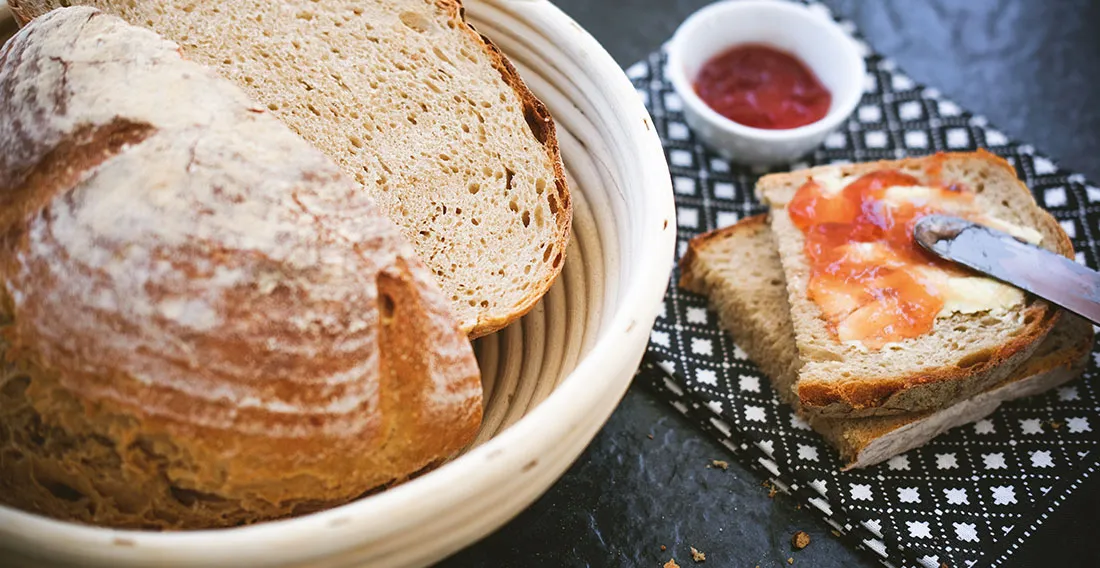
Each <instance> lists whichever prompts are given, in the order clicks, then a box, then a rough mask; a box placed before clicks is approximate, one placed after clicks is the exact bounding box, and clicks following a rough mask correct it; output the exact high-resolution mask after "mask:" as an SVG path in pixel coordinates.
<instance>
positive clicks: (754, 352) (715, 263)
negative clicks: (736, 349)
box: [680, 215, 1093, 468]
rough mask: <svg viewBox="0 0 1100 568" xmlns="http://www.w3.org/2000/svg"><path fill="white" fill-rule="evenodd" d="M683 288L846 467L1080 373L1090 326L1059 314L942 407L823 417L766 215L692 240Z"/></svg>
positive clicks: (900, 449) (918, 442)
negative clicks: (995, 375)
mask: <svg viewBox="0 0 1100 568" xmlns="http://www.w3.org/2000/svg"><path fill="white" fill-rule="evenodd" d="M680 267H681V270H682V271H681V280H680V286H681V287H683V288H685V289H687V290H689V291H692V292H695V293H698V294H704V295H706V296H707V298H708V299H709V301H710V305H711V306H713V308H714V309H715V310H716V311H717V313H718V317H719V319H720V321H721V323H722V327H724V328H725V329H727V330H729V331H730V332H731V333H732V334H733V336H734V339H735V340H736V341H737V344H738V345H739V346H741V347H742V348H743V349H744V350H745V352H746V353H747V354H748V355H749V357H750V358H751V359H752V360H753V361H754V362H756V364H757V365H758V366H759V367H760V369H761V370H762V371H764V373H765V374H766V375H768V377H769V378H770V379H771V381H772V386H773V388H775V390H776V393H777V394H778V395H779V398H780V400H782V401H783V402H784V403H786V404H789V405H791V406H792V407H793V408H794V410H795V411H796V412H797V413H798V414H799V415H801V416H802V417H803V418H804V419H806V421H807V422H808V423H809V424H810V426H811V427H813V429H814V430H816V431H817V432H819V433H820V434H821V435H822V436H823V437H824V438H825V440H826V441H827V442H828V443H829V444H830V445H832V446H833V447H835V448H836V449H837V450H838V451H839V453H840V456H841V459H843V460H844V461H845V463H846V464H847V467H848V468H861V467H868V466H871V465H874V464H877V463H881V462H883V461H886V460H887V459H890V458H891V457H893V456H895V455H898V454H901V453H904V452H906V451H909V450H911V449H913V448H916V447H919V446H922V445H924V444H925V443H927V442H928V441H929V440H931V439H932V438H935V437H936V436H938V435H940V434H942V433H943V432H946V431H947V430H949V429H951V428H954V427H956V426H960V425H963V424H966V423H969V422H972V421H974V420H978V419H980V418H982V417H984V416H986V415H988V414H991V413H992V412H993V411H994V410H996V408H997V407H998V406H999V405H1000V404H1001V403H1002V402H1005V401H1008V400H1013V399H1016V398H1021V397H1024V396H1030V395H1033V394H1036V393H1039V392H1042V391H1045V390H1047V389H1050V388H1053V387H1055V386H1057V385H1059V384H1062V383H1065V382H1066V381H1069V380H1071V379H1073V378H1075V377H1078V376H1080V374H1081V372H1082V370H1083V367H1084V365H1085V363H1086V362H1087V361H1088V355H1089V352H1090V351H1091V349H1092V340H1093V333H1092V326H1091V325H1089V323H1088V322H1086V321H1084V320H1082V319H1081V318H1078V317H1076V316H1072V315H1069V314H1064V315H1063V317H1062V318H1061V319H1060V320H1059V322H1058V324H1057V325H1056V326H1055V327H1054V330H1053V331H1051V333H1050V334H1049V336H1048V337H1047V339H1046V340H1045V341H1044V342H1043V343H1042V344H1041V345H1040V346H1039V348H1038V349H1037V350H1036V351H1035V353H1034V354H1033V355H1032V356H1031V358H1030V359H1028V360H1027V361H1026V362H1024V364H1023V365H1021V366H1020V367H1019V368H1017V369H1016V370H1015V372H1014V373H1012V375H1010V376H1009V378H1008V379H1006V380H1004V381H1002V382H1001V383H998V384H997V385H994V386H993V387H990V388H989V389H987V390H985V391H983V392H981V393H978V394H977V395H976V396H974V397H973V398H971V399H967V400H956V401H950V402H949V403H948V404H947V405H945V406H944V407H943V408H942V409H940V410H936V411H929V412H915V413H908V414H900V415H894V416H882V417H870V418H828V417H821V416H815V415H813V414H810V413H807V412H805V411H804V409H803V407H802V405H801V402H800V401H799V398H798V396H797V392H796V390H795V388H794V385H795V381H796V379H797V378H798V368H799V365H800V362H799V360H798V350H797V348H796V346H795V332H794V327H793V325H792V322H791V315H790V304H789V303H788V300H787V287H786V282H785V281H784V276H783V265H782V264H781V263H780V260H779V253H778V252H777V250H776V246H775V240H774V238H773V235H772V232H771V230H770V229H769V228H768V223H767V221H766V219H765V217H764V216H763V215H757V216H755V217H749V218H747V219H744V220H742V221H740V222H739V223H736V224H734V225H731V226H729V227H726V228H723V229H719V230H716V231H712V232H710V233H707V234H704V235H700V236H699V237H696V238H695V239H692V241H691V243H690V246H689V247H688V252H687V254H685V255H684V257H683V259H682V260H681V262H680Z"/></svg>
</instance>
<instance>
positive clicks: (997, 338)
mask: <svg viewBox="0 0 1100 568" xmlns="http://www.w3.org/2000/svg"><path fill="white" fill-rule="evenodd" d="M881 169H886V170H899V171H902V172H904V173H908V174H910V175H912V176H914V177H916V178H917V179H918V180H921V182H922V183H927V184H931V183H934V182H933V181H932V178H938V179H939V180H940V183H942V184H943V185H950V184H954V183H962V184H964V185H965V187H967V188H969V191H971V192H973V193H974V195H975V197H974V205H975V206H976V207H977V208H978V210H980V211H982V212H983V213H984V214H987V215H991V216H993V217H996V218H998V219H1000V220H1002V221H1007V222H1009V223H1012V224H1014V225H1018V226H1021V227H1026V228H1031V229H1034V230H1036V231H1038V233H1039V234H1040V235H1041V236H1042V246H1044V247H1046V248H1048V249H1050V250H1053V251H1055V252H1057V253H1059V254H1063V255H1067V256H1070V255H1072V253H1073V247H1072V244H1071V243H1070V241H1069V238H1068V237H1067V236H1066V234H1065V232H1064V231H1062V229H1061V227H1060V226H1059V225H1058V223H1057V222H1056V221H1055V220H1054V218H1053V217H1051V216H1050V215H1049V214H1048V213H1046V212H1045V211H1043V210H1042V209H1040V208H1039V206H1038V205H1036V203H1035V200H1034V198H1033V197H1032V196H1031V192H1030V191H1028V189H1027V187H1026V186H1025V185H1024V184H1023V183H1022V182H1020V181H1019V180H1018V179H1017V178H1016V175H1015V170H1014V169H1013V168H1012V167H1011V166H1010V165H1009V164H1008V163H1007V162H1005V161H1004V160H1002V159H1000V158H998V157H996V156H994V155H993V154H990V153H988V152H984V151H979V152H977V153H965V154H940V155H937V156H930V157H926V158H914V159H906V160H899V161H889V162H875V163H866V164H854V165H845V166H825V167H819V168H813V169H809V170H803V171H797V172H791V173H784V174H774V175H769V176H765V177H763V178H761V179H760V181H759V182H758V184H757V188H756V189H757V192H758V194H759V195H761V196H762V197H763V199H764V200H765V201H766V202H767V203H768V204H769V205H770V206H771V207H772V210H771V215H770V222H771V228H772V230H773V232H774V234H775V236H776V243H777V247H778V250H779V256H780V258H781V259H782V262H783V271H784V276H785V279H786V282H787V288H788V294H789V299H790V303H791V314H792V318H793V322H794V330H795V335H796V337H797V346H798V353H799V358H800V359H801V360H802V362H803V366H802V367H801V369H800V371H799V377H798V380H797V383H796V392H797V395H798V397H799V400H800V401H801V403H802V405H803V407H804V408H805V409H806V410H807V412H813V413H817V414H820V415H823V416H849V417H856V416H873V415H885V414H898V413H905V412H913V411H919V410H936V409H940V408H943V407H944V406H946V405H947V404H948V403H949V402H951V401H955V400H961V399H964V398H968V397H970V396H973V395H975V394H977V393H979V392H981V391H982V390H984V389H986V388H987V387H989V386H992V385H994V384H996V383H998V382H1000V381H1001V380H1003V379H1005V378H1006V377H1008V376H1009V375H1010V374H1011V373H1012V371H1013V370H1014V369H1015V368H1016V367H1017V366H1019V365H1020V364H1021V363H1023V361H1024V360H1026V359H1027V358H1028V357H1029V356H1030V355H1031V354H1032V353H1033V352H1034V351H1035V349H1036V348H1038V346H1039V343H1040V342H1041V341H1042V340H1043V338H1044V337H1046V335H1047V333H1048V332H1049V331H1050V329H1051V328H1052V327H1053V326H1054V324H1055V322H1056V320H1057V318H1058V314H1059V313H1060V312H1059V311H1058V310H1056V309H1054V308H1053V307H1052V306H1051V305H1050V304H1048V303H1047V302H1044V301H1042V300H1039V299H1036V298H1031V297H1025V298H1024V300H1023V304H1022V305H1020V306H1017V307H1015V308H1012V309H1005V310H1003V313H1000V314H994V313H992V312H978V313H975V314H963V313H952V314H950V315H947V316H941V317H939V318H938V319H937V320H936V322H935V325H934V327H933V329H932V330H931V331H929V332H928V333H926V334H924V335H922V336H920V337H916V338H912V339H906V340H904V341H901V342H898V343H896V344H893V345H889V346H887V347H884V348H882V349H868V348H867V347H865V346H863V345H858V344H855V345H853V344H852V343H851V342H849V343H842V342H840V341H838V339H837V338H836V336H835V334H834V333H833V332H832V331H831V330H830V329H829V327H828V325H827V323H826V320H825V319H824V317H823V313H822V310H821V308H820V307H819V306H818V305H817V304H816V303H815V302H814V301H812V300H811V299H810V298H809V297H808V296H807V286H808V282H809V277H810V268H809V265H808V262H807V260H806V257H805V255H804V254H803V246H804V242H805V239H804V237H803V234H802V232H801V230H799V229H798V228H797V227H796V226H795V225H794V224H793V222H792V221H791V219H790V216H789V215H788V213H787V210H786V206H787V203H788V202H789V201H790V199H791V198H792V196H793V195H794V193H795V192H796V191H797V190H798V189H799V188H800V187H801V186H802V185H803V184H804V183H806V181H807V180H810V179H811V178H815V179H824V178H826V177H829V176H833V177H835V176H859V175H862V174H865V173H868V172H871V171H875V170H881Z"/></svg>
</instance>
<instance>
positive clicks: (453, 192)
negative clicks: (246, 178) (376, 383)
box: [8, 0, 572, 337]
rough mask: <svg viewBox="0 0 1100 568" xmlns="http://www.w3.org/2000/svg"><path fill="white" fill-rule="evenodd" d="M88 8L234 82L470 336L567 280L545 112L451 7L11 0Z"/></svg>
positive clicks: (558, 183)
mask: <svg viewBox="0 0 1100 568" xmlns="http://www.w3.org/2000/svg"><path fill="white" fill-rule="evenodd" d="M8 4H9V5H10V7H11V9H12V12H13V13H14V14H15V15H16V17H17V18H18V19H19V20H20V21H21V22H24V23H25V22H26V21H27V20H29V19H30V18H32V17H35V16H38V15H41V14H43V13H45V12H46V11H48V10H50V9H53V8H57V7H60V6H68V5H88V6H94V7H97V8H100V9H102V10H104V11H105V12H107V13H110V14H115V15H118V16H121V17H122V18H123V19H125V20H127V21H128V22H130V23H132V24H136V25H142V26H147V27H149V28H152V29H153V30H154V31H156V32H158V33H159V34H161V35H162V36H164V37H166V38H168V39H170V40H172V41H175V42H177V43H178V44H179V45H180V48H181V49H182V51H183V54H184V55H185V56H186V57H188V58H189V59H192V60H194V61H197V62H199V63H201V64H204V65H207V66H209V67H212V68H213V69H215V70H216V71H218V72H219V73H221V74H222V75H223V76H225V77H228V78H230V79H232V80H233V81H234V82H236V83H237V84H238V85H239V86H240V87H242V88H244V89H245V91H246V92H248V94H249V95H250V96H251V97H252V98H253V99H255V100H257V101H259V102H260V103H261V106H262V107H263V108H265V109H267V110H268V111H269V112H271V113H273V114H274V115H275V116H277V117H279V118H280V119H282V120H283V122H285V123H286V124H288V125H290V127H291V128H292V129H293V130H294V131H296V132H297V133H298V134H300V135H301V136H303V137H304V138H306V139H307V140H308V141H310V142H312V143H313V144H314V145H315V146H317V147H318V148H320V149H321V150H322V151H324V152H325V153H326V154H328V155H329V157H331V158H333V159H334V160H335V161H336V162H337V163H338V164H340V165H341V166H342V167H343V169H344V171H345V172H347V173H348V174H349V175H351V176H353V177H354V178H355V179H356V180H357V181H358V182H359V183H360V185H362V186H363V187H364V188H366V190H367V191H368V192H369V193H370V194H371V195H372V196H373V197H374V198H375V200H376V201H377V202H378V203H379V205H380V206H381V207H382V209H383V210H384V211H385V212H386V213H387V214H388V215H389V216H390V218H391V219H393V220H394V221H395V222H397V224H398V225H399V226H400V227H401V229H402V231H403V233H404V234H405V236H406V237H407V238H408V239H409V240H411V241H412V242H413V243H414V245H415V247H416V251H417V254H418V255H419V256H420V258H421V259H423V260H424V262H425V263H426V264H427V265H428V267H429V268H430V269H431V270H432V272H434V273H435V276H436V279H437V280H438V281H439V284H440V286H441V287H442V288H443V291H444V293H445V294H446V296H447V297H448V298H450V300H451V303H452V306H453V309H454V312H455V314H456V315H457V317H458V320H459V324H460V326H461V327H462V329H464V330H465V331H467V332H468V333H469V334H470V336H472V337H477V336H480V335H484V334H486V333H489V332H492V331H494V330H497V329H500V328H502V327H504V326H505V325H507V324H508V323H509V322H511V321H512V320H514V319H516V318H518V317H519V316H521V315H523V314H524V313H526V312H527V311H528V310H530V309H531V308H532V307H534V305H535V303H536V302H537V301H538V299H539V298H540V297H541V296H542V295H543V294H544V293H545V292H546V291H547V290H548V289H549V287H550V285H551V283H552V282H553V280H554V279H555V278H556V276H557V274H558V273H559V272H560V270H561V267H562V262H563V257H564V255H565V249H566V244H567V241H568V238H569V228H570V222H571V215H572V206H571V200H570V198H569V191H568V189H567V187H566V182H565V176H564V172H563V169H562V165H561V158H560V156H559V153H558V144H557V140H556V138H555V134H554V123H553V121H552V120H551V118H550V115H549V113H548V112H547V110H546V108H545V107H544V106H543V104H542V103H540V102H539V101H538V100H537V99H536V98H535V97H534V95H532V94H531V92H530V91H529V90H528V89H527V87H526V86H525V85H524V83H523V81H522V80H521V79H520V78H519V75H518V74H517V73H516V70H515V69H514V68H513V67H512V65H511V64H510V63H509V62H508V60H507V59H505V57H504V56H503V55H502V54H501V53H500V51H499V50H498V49H497V48H496V47H494V46H493V44H492V43H490V42H489V40H488V39H486V38H484V37H483V36H481V35H480V34H478V33H477V32H476V31H475V30H474V29H473V28H472V27H470V26H469V25H467V24H466V22H465V20H464V18H463V11H462V7H461V5H460V4H459V2H458V0H432V1H425V0H367V1H363V2H344V1H338V0H285V1H279V2H272V1H270V0H234V1H233V2H193V1H188V2H174V1H168V0H144V1H141V2H133V1H130V0H75V1H64V2H62V1H60V0H19V1H16V0H12V1H9V2H8Z"/></svg>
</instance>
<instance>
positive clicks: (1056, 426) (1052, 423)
mask: <svg viewBox="0 0 1100 568" xmlns="http://www.w3.org/2000/svg"><path fill="white" fill-rule="evenodd" d="M1050 427H1051V428H1053V429H1055V430H1057V429H1059V428H1061V427H1062V423H1061V422H1055V421H1054V420H1051V421H1050Z"/></svg>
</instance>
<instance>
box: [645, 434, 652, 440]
mask: <svg viewBox="0 0 1100 568" xmlns="http://www.w3.org/2000/svg"><path fill="white" fill-rule="evenodd" d="M645 437H646V438H649V439H650V440H652V439H653V434H646V435H645Z"/></svg>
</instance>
